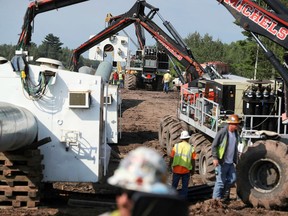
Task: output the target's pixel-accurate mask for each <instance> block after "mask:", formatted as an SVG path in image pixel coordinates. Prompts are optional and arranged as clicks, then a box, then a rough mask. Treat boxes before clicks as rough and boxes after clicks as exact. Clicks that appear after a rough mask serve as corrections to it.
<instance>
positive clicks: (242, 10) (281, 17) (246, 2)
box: [217, 0, 288, 49]
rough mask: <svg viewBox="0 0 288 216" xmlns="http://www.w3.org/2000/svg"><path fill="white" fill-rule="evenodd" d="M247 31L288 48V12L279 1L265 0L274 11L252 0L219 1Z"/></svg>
mask: <svg viewBox="0 0 288 216" xmlns="http://www.w3.org/2000/svg"><path fill="white" fill-rule="evenodd" d="M217 1H218V2H220V3H221V4H222V5H223V6H224V7H226V8H227V10H228V11H229V12H230V13H231V14H232V15H233V16H234V17H235V19H236V22H237V23H238V24H239V25H241V26H242V27H243V28H244V29H245V30H247V31H250V32H254V33H256V34H258V35H263V36H265V37H267V38H269V39H270V40H272V41H274V42H275V43H277V44H279V45H280V46H282V47H284V48H285V49H287V48H288V37H287V35H288V10H287V8H286V7H285V6H284V5H282V4H281V2H279V1H278V0H273V1H271V0H263V1H264V2H265V3H266V4H267V5H269V7H271V9H272V10H273V12H272V11H268V10H267V9H264V8H262V7H261V6H259V5H258V4H257V3H255V2H254V1H251V0H217Z"/></svg>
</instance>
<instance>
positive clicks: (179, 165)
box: [170, 130, 196, 198]
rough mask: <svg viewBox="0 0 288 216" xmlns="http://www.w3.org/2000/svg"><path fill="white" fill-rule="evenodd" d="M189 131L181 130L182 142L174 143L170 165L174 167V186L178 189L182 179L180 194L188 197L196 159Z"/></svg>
mask: <svg viewBox="0 0 288 216" xmlns="http://www.w3.org/2000/svg"><path fill="white" fill-rule="evenodd" d="M189 138H190V136H189V133H188V131H186V130H184V131H182V132H181V135H180V139H181V140H182V141H181V142H180V143H177V144H175V145H174V147H173V149H172V151H171V154H170V157H171V159H170V165H171V167H172V172H173V177H172V186H173V187H174V188H176V189H177V187H178V184H179V181H180V179H181V180H182V189H181V191H180V195H181V196H183V197H185V198H186V197H187V194H188V185H189V180H190V173H191V174H193V172H194V167H193V164H195V163H194V162H195V159H196V153H195V151H194V147H193V146H192V145H190V144H189Z"/></svg>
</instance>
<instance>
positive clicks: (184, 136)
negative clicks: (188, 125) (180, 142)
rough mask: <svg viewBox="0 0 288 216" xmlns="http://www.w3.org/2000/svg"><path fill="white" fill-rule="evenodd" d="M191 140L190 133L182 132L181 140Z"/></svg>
mask: <svg viewBox="0 0 288 216" xmlns="http://www.w3.org/2000/svg"><path fill="white" fill-rule="evenodd" d="M189 138H190V135H189V133H188V131H186V130H184V131H182V132H181V135H180V139H189Z"/></svg>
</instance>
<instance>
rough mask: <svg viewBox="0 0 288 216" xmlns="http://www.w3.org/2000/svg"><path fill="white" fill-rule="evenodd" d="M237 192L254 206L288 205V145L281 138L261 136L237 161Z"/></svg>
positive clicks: (269, 207) (276, 207)
mask: <svg viewBox="0 0 288 216" xmlns="http://www.w3.org/2000/svg"><path fill="white" fill-rule="evenodd" d="M237 193H238V196H239V197H240V198H241V199H242V201H243V202H244V203H246V204H251V205H252V206H254V207H264V208H266V209H283V208H287V207H288V202H287V200H288V147H287V145H286V144H284V143H282V142H280V141H274V140H266V141H263V140H259V141H257V142H255V143H254V144H253V145H252V146H249V147H248V149H247V150H246V151H245V152H244V153H243V154H242V156H241V159H240V160H239V163H238V165H237Z"/></svg>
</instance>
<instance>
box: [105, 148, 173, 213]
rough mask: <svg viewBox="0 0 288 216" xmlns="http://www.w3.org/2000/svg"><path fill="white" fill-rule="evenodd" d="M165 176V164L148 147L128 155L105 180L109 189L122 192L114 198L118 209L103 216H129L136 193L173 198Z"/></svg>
mask: <svg viewBox="0 0 288 216" xmlns="http://www.w3.org/2000/svg"><path fill="white" fill-rule="evenodd" d="M167 176H168V174H167V165H166V162H165V160H164V159H163V158H162V157H161V156H160V154H158V152H156V151H155V150H153V149H150V148H147V147H138V148H136V149H135V150H132V151H130V152H129V153H128V155H127V156H126V157H125V158H124V159H123V160H122V161H121V162H120V164H119V167H118V168H117V169H116V170H115V172H114V174H113V175H112V176H111V177H110V178H108V183H109V184H110V185H113V186H116V187H118V188H120V189H121V192H120V193H119V195H117V197H116V204H117V208H118V209H117V210H115V211H113V212H109V213H105V214H102V216H104V215H106V216H108V215H121V216H130V215H131V212H132V209H133V199H132V198H133V196H135V195H136V193H137V192H138V194H139V192H144V193H152V194H165V195H175V196H176V194H177V193H176V190H175V189H173V188H172V187H171V186H169V185H168V184H167Z"/></svg>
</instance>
